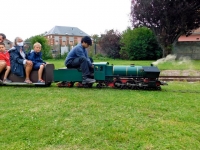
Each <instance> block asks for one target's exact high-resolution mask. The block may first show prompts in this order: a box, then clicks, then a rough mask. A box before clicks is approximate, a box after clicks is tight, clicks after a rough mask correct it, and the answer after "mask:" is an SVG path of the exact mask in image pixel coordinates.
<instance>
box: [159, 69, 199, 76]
mask: <svg viewBox="0 0 200 150" xmlns="http://www.w3.org/2000/svg"><path fill="white" fill-rule="evenodd" d="M160 75H161V76H200V70H163V71H161V73H160Z"/></svg>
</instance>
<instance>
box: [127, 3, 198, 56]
mask: <svg viewBox="0 0 200 150" xmlns="http://www.w3.org/2000/svg"><path fill="white" fill-rule="evenodd" d="M131 18H132V24H133V26H134V27H138V26H146V27H148V28H150V29H152V31H153V32H154V33H155V35H156V37H157V40H158V42H159V43H160V45H161V47H162V49H163V56H165V55H167V54H168V53H170V52H171V47H172V45H174V44H175V43H176V42H177V40H178V38H179V37H180V35H182V34H186V35H190V34H191V32H192V30H194V29H196V28H198V27H200V1H199V0H192V1H191V0H132V1H131Z"/></svg>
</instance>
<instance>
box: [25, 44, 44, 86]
mask: <svg viewBox="0 0 200 150" xmlns="http://www.w3.org/2000/svg"><path fill="white" fill-rule="evenodd" d="M41 47H42V45H41V44H40V43H38V42H36V43H35V44H34V45H33V50H32V51H31V52H30V54H29V56H28V59H29V60H31V61H32V62H33V69H34V70H38V83H44V82H45V81H44V80H43V79H42V72H43V70H44V67H45V65H46V62H44V61H43V60H42V53H41Z"/></svg>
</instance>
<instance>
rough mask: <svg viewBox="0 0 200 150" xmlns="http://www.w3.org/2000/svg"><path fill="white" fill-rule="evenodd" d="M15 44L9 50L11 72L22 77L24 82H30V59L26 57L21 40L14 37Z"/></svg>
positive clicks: (31, 65)
mask: <svg viewBox="0 0 200 150" xmlns="http://www.w3.org/2000/svg"><path fill="white" fill-rule="evenodd" d="M14 44H15V46H14V47H12V48H11V49H10V50H9V53H10V63H11V72H12V73H13V74H15V75H17V76H20V77H24V76H26V78H25V81H24V82H25V83H29V84H30V83H32V81H31V80H30V73H31V70H32V67H33V63H32V61H30V60H28V59H27V54H26V52H25V50H24V44H23V40H22V39H21V38H20V37H16V38H15V41H14Z"/></svg>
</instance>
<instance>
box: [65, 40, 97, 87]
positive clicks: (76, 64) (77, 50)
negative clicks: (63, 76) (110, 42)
mask: <svg viewBox="0 0 200 150" xmlns="http://www.w3.org/2000/svg"><path fill="white" fill-rule="evenodd" d="M90 45H92V40H91V38H90V37H88V36H85V37H83V38H82V40H81V43H80V44H78V45H76V46H75V47H74V48H73V49H72V50H71V51H70V52H69V53H68V55H67V57H66V59H65V66H66V67H67V68H81V70H82V77H83V81H82V83H83V84H86V83H94V82H95V80H94V79H91V78H90V76H91V74H92V70H93V68H94V65H93V64H92V63H91V61H90V59H89V57H88V53H87V50H86V48H88V47H89V46H90Z"/></svg>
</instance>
